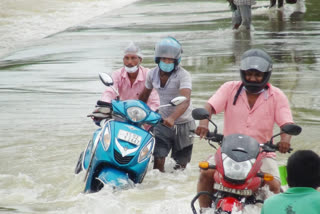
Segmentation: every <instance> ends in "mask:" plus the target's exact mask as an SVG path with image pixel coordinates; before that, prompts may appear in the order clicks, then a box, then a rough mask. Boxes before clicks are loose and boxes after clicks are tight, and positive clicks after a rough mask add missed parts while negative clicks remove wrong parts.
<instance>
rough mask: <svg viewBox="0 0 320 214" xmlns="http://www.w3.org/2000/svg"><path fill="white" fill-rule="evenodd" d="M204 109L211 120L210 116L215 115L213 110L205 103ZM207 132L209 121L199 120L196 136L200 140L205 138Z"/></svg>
mask: <svg viewBox="0 0 320 214" xmlns="http://www.w3.org/2000/svg"><path fill="white" fill-rule="evenodd" d="M204 108H205V109H206V110H207V111H208V112H209V118H211V115H212V114H215V113H216V111H215V110H214V108H213V107H212V106H211V105H210V104H209V103H206V104H205V106H204ZM208 131H209V120H207V119H205V120H200V122H199V125H198V127H197V129H196V134H197V135H199V136H200V139H202V138H203V137H205V136H207V133H208Z"/></svg>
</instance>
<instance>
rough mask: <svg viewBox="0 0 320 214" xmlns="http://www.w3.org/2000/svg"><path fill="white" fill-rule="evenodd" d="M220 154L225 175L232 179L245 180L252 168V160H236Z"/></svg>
mask: <svg viewBox="0 0 320 214" xmlns="http://www.w3.org/2000/svg"><path fill="white" fill-rule="evenodd" d="M222 156H224V157H222V158H223V168H224V174H225V176H226V177H228V178H230V179H233V180H245V179H246V177H247V176H248V173H249V172H250V170H251V168H252V163H251V162H252V161H251V160H247V161H243V162H236V161H234V160H232V159H231V158H230V157H228V156H226V155H225V154H222Z"/></svg>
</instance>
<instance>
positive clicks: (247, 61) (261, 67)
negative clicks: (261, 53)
mask: <svg viewBox="0 0 320 214" xmlns="http://www.w3.org/2000/svg"><path fill="white" fill-rule="evenodd" d="M250 69H254V70H258V71H260V72H269V71H271V68H270V63H269V62H268V61H267V60H265V59H263V58H261V57H257V56H250V57H246V58H244V59H243V60H241V63H240V70H243V71H246V70H250Z"/></svg>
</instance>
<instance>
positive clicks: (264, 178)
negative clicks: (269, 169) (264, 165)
mask: <svg viewBox="0 0 320 214" xmlns="http://www.w3.org/2000/svg"><path fill="white" fill-rule="evenodd" d="M273 178H274V177H273V175H271V174H269V173H265V174H264V175H263V180H265V181H272V180H273Z"/></svg>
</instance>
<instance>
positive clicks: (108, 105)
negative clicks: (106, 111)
mask: <svg viewBox="0 0 320 214" xmlns="http://www.w3.org/2000/svg"><path fill="white" fill-rule="evenodd" d="M97 106H103V107H111V106H112V105H111V103H108V102H105V101H102V100H98V101H97Z"/></svg>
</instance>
